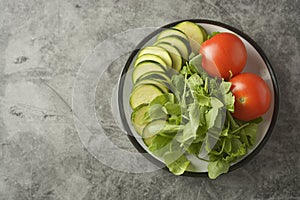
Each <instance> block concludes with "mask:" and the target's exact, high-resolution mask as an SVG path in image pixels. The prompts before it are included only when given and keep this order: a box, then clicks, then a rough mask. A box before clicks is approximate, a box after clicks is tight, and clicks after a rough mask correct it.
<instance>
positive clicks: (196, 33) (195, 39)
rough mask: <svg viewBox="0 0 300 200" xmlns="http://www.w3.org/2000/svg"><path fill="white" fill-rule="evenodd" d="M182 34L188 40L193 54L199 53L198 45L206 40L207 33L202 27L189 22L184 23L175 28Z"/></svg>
mask: <svg viewBox="0 0 300 200" xmlns="http://www.w3.org/2000/svg"><path fill="white" fill-rule="evenodd" d="M175 28H176V29H178V30H181V31H182V32H184V33H185V34H186V35H187V36H188V38H189V42H190V45H191V48H192V51H193V52H194V53H197V54H198V53H199V50H200V45H201V44H202V43H203V42H204V41H205V40H206V37H207V33H206V31H205V29H204V28H203V27H201V26H200V25H198V24H195V23H193V22H190V21H184V22H181V23H179V24H177V25H176V26H175Z"/></svg>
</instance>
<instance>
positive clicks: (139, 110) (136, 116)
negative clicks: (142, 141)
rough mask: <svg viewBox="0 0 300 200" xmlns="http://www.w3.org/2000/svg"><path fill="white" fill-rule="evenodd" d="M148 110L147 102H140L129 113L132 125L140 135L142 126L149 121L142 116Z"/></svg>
mask: <svg viewBox="0 0 300 200" xmlns="http://www.w3.org/2000/svg"><path fill="white" fill-rule="evenodd" d="M147 110H148V104H141V105H139V106H138V107H136V108H135V109H134V110H133V112H132V114H131V121H132V124H133V127H134V128H135V130H136V132H137V133H138V134H139V135H142V133H143V129H144V127H145V126H146V125H147V124H148V123H149V122H147V120H145V118H144V116H145V113H146V112H147Z"/></svg>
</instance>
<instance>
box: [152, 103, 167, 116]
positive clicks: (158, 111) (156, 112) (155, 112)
mask: <svg viewBox="0 0 300 200" xmlns="http://www.w3.org/2000/svg"><path fill="white" fill-rule="evenodd" d="M162 108H163V107H162V105H160V104H152V105H151V106H149V110H148V115H149V117H150V118H151V119H152V120H156V119H166V118H167V114H166V113H165V112H164V111H163V109H162Z"/></svg>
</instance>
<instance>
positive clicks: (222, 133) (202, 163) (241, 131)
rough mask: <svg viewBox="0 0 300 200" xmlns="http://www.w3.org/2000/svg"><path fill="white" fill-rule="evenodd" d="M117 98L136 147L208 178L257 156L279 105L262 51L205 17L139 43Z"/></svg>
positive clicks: (178, 170) (171, 167) (180, 170)
mask: <svg viewBox="0 0 300 200" xmlns="http://www.w3.org/2000/svg"><path fill="white" fill-rule="evenodd" d="M118 100H119V101H118V102H119V109H120V115H121V119H122V123H123V125H124V128H125V129H126V131H127V133H128V137H129V139H130V141H131V142H132V143H133V145H134V146H135V147H136V148H137V150H139V151H140V152H141V153H146V154H145V155H147V156H146V157H147V158H148V159H149V160H150V161H152V162H153V163H155V164H158V165H159V166H165V167H164V169H166V170H168V171H169V172H171V173H173V174H174V175H190V176H199V175H208V177H209V178H211V179H215V178H217V177H218V176H220V175H221V174H225V173H227V172H229V171H231V170H234V169H236V168H238V167H240V166H242V165H243V164H245V163H246V162H247V161H249V160H250V159H251V158H252V157H253V156H254V155H256V154H257V153H258V152H259V150H260V149H261V148H262V147H263V146H264V144H265V143H266V141H267V140H268V138H269V137H270V135H271V132H272V130H273V128H274V126H275V123H276V119H277V113H278V106H279V95H278V83H277V79H276V76H275V73H274V71H273V69H272V66H271V64H270V62H269V61H268V59H267V57H266V56H265V54H264V52H263V51H262V49H261V48H260V47H259V46H258V45H257V44H256V43H255V42H254V41H253V40H252V39H251V38H250V37H249V36H247V35H246V34H244V33H242V32H241V31H239V30H238V29H236V28H234V27H231V26H229V25H226V24H223V23H220V22H216V21H211V20H201V19H191V20H183V21H178V22H173V23H171V24H168V25H165V26H163V27H161V28H159V29H157V30H156V31H154V32H152V33H150V34H149V35H148V36H147V37H146V38H145V39H144V40H142V41H141V42H140V44H139V45H138V46H137V47H136V49H135V50H134V51H133V52H132V54H131V55H130V57H129V58H128V60H127V63H126V64H125V67H124V68H123V71H122V74H121V77H120V81H119V90H118Z"/></svg>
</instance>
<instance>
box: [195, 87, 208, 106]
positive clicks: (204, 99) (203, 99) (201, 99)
mask: <svg viewBox="0 0 300 200" xmlns="http://www.w3.org/2000/svg"><path fill="white" fill-rule="evenodd" d="M193 96H194V98H195V100H196V101H197V102H198V103H199V105H201V106H210V97H208V96H206V95H204V94H201V93H198V92H195V91H194V92H193Z"/></svg>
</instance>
